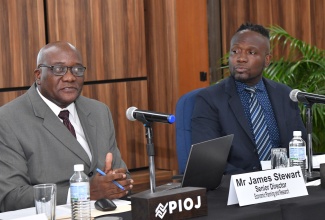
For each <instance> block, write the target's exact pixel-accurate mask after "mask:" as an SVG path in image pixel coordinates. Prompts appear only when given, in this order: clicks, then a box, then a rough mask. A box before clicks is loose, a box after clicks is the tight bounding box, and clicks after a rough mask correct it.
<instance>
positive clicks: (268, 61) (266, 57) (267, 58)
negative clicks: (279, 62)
mask: <svg viewBox="0 0 325 220" xmlns="http://www.w3.org/2000/svg"><path fill="white" fill-rule="evenodd" d="M271 59H272V55H271V54H267V55H266V56H265V67H268V66H269V65H270V63H271Z"/></svg>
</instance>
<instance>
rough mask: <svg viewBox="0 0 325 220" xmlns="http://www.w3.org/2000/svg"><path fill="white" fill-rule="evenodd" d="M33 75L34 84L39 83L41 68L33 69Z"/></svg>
mask: <svg viewBox="0 0 325 220" xmlns="http://www.w3.org/2000/svg"><path fill="white" fill-rule="evenodd" d="M34 77H35V81H36V84H37V85H39V84H40V83H41V69H35V70H34Z"/></svg>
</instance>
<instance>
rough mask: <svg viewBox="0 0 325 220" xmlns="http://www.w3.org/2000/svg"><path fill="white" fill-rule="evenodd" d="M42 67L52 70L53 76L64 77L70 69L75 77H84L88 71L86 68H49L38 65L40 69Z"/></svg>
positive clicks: (58, 66) (57, 66) (55, 66)
mask: <svg viewBox="0 0 325 220" xmlns="http://www.w3.org/2000/svg"><path fill="white" fill-rule="evenodd" d="M40 67H47V68H49V69H51V70H52V72H53V74H54V75H56V76H63V75H64V74H66V73H67V71H68V69H70V71H71V73H72V74H73V75H74V76H83V75H84V72H85V70H86V67H84V66H61V65H54V66H48V65H45V64H40V65H38V68H40Z"/></svg>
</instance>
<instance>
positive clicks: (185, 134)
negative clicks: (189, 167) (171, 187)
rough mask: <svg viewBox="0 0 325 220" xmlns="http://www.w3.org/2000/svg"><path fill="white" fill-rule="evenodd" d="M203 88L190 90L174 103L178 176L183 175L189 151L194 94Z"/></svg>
mask: <svg viewBox="0 0 325 220" xmlns="http://www.w3.org/2000/svg"><path fill="white" fill-rule="evenodd" d="M202 89H203V88H199V89H195V90H192V91H190V92H188V93H186V94H184V95H183V96H181V97H180V98H179V99H178V101H177V103H176V113H175V115H176V121H175V123H176V152H177V159H178V169H179V174H184V171H185V167H186V163H187V158H188V156H189V153H190V150H191V145H192V144H191V133H192V132H191V117H192V112H193V108H194V100H195V96H196V94H197V93H198V92H199V91H201V90H202Z"/></svg>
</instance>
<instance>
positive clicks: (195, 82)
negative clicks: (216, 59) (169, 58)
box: [176, 0, 210, 96]
mask: <svg viewBox="0 0 325 220" xmlns="http://www.w3.org/2000/svg"><path fill="white" fill-rule="evenodd" d="M176 19H177V23H176V29H177V53H178V63H177V65H178V91H179V96H181V95H183V94H185V93H187V92H189V91H191V90H194V89H196V88H200V87H206V86H208V85H209V83H210V79H209V51H208V17H207V2H206V1H197V0H177V1H176ZM200 72H206V73H207V80H206V81H200V75H199V74H200Z"/></svg>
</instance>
